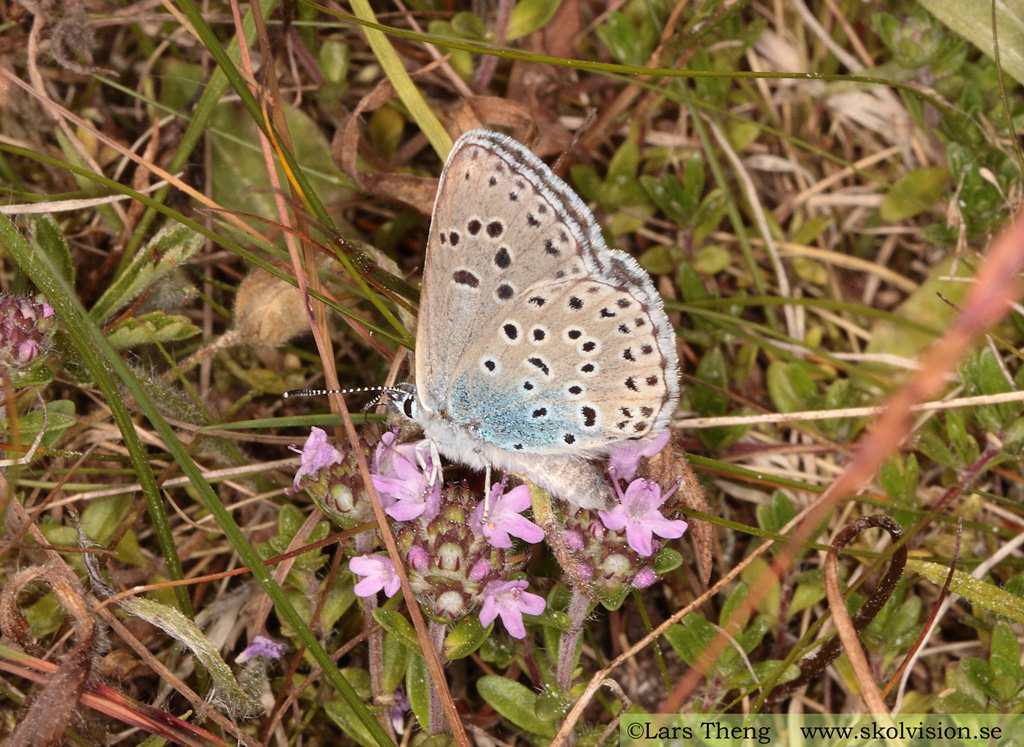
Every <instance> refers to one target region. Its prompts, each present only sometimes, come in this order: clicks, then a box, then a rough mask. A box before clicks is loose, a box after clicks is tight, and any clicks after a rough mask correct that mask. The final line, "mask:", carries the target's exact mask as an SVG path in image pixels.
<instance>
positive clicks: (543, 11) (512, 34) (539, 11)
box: [505, 0, 562, 41]
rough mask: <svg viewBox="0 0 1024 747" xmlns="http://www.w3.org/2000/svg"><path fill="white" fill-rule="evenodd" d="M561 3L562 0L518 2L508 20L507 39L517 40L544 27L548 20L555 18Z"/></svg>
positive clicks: (523, 0)
mask: <svg viewBox="0 0 1024 747" xmlns="http://www.w3.org/2000/svg"><path fill="white" fill-rule="evenodd" d="M561 5H562V0H521V2H518V3H516V7H514V8H513V9H512V15H511V17H510V18H509V20H508V30H507V31H506V32H505V39H506V41H515V40H516V39H518V38H519V37H521V36H526V35H527V34H531V33H533V32H534V31H536V30H537V29H542V28H544V27H545V26H546V25H547V23H548V21H550V20H551V19H552V18H554V16H555V13H557V12H558V8H559V7H560V6H561Z"/></svg>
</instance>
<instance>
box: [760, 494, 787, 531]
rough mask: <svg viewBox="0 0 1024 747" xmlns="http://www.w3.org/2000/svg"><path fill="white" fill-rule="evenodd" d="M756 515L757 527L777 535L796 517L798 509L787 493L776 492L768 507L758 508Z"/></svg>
mask: <svg viewBox="0 0 1024 747" xmlns="http://www.w3.org/2000/svg"><path fill="white" fill-rule="evenodd" d="M754 513H755V516H756V517H757V525H758V526H759V527H761V529H763V530H764V531H766V532H776V533H777V532H778V531H779V530H781V529H782V527H784V526H786V524H788V523H789V522H790V521H791V520H792V519H793V517H794V516H796V509H795V508H793V503H792V502H791V501H790V500H789V498H787V497H786V495H785V493H783V492H782V491H780V490H776V491H775V492H774V493H772V499H771V503H770V504H769V505H767V506H764V505H762V506H758V507H757V509H756V510H755V512H754Z"/></svg>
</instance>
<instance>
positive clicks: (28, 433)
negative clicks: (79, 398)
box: [0, 399, 78, 459]
mask: <svg viewBox="0 0 1024 747" xmlns="http://www.w3.org/2000/svg"><path fill="white" fill-rule="evenodd" d="M77 422H78V419H77V418H76V417H75V403H74V402H71V401H70V400H66V399H59V400H56V401H54V402H48V403H47V404H46V413H45V415H44V414H43V411H41V410H32V412H29V413H27V414H25V415H22V416H21V417H20V418H19V419H18V427H19V428H20V429H21V442H22V444H31V443H32V442H33V441H35V439H36V436H37V435H38V434H39V431H40V430H41V429H42V428H43V427H44V424H45V428H46V430H45V431H44V435H43V438H42V441H41V442H40V445H41V446H45V447H52V446H54V445H55V444H56V443H57V442H58V441H59V440H60V437H61V436H62V435H63V434H64V431H66V430H67V429H68V428H70V427H71V426H73V425H75V424H76V423H77ZM10 429H11V424H10V420H9V419H8V420H0V434H4V437H5V438H7V437H9V434H10V432H11V430H10ZM5 453H6V454H7V456H6V457H5V458H6V459H16V458H18V457H20V456H24V453H23V452H13V451H8V452H5Z"/></svg>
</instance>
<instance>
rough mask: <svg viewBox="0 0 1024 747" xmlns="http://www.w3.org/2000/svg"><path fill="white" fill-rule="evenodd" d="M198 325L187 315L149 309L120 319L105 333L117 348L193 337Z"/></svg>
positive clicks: (196, 332)
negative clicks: (138, 314)
mask: <svg viewBox="0 0 1024 747" xmlns="http://www.w3.org/2000/svg"><path fill="white" fill-rule="evenodd" d="M200 331H201V330H200V329H199V327H197V326H196V325H195V324H193V323H192V322H191V321H190V320H189V318H188V317H185V316H177V315H172V314H165V313H164V312H162V311H151V312H149V313H148V314H143V315H142V316H139V317H130V318H128V319H124V320H122V321H121V322H120V323H118V325H117V326H116V327H114V328H113V329H112V330H111V331H110V332H109V333H108V334H107V341H108V342H109V343H110V344H111V345H113V346H114V347H115V348H116V349H118V350H124V349H126V348H131V347H136V346H138V345H146V344H148V343H151V342H177V341H179V340H187V339H188V338H190V337H195V336H196V335H198V334H199V333H200Z"/></svg>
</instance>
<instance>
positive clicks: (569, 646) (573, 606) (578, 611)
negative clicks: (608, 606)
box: [558, 587, 590, 692]
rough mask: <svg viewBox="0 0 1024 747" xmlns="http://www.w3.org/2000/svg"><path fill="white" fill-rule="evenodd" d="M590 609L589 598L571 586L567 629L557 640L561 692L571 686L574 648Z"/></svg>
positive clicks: (574, 657)
mask: <svg viewBox="0 0 1024 747" xmlns="http://www.w3.org/2000/svg"><path fill="white" fill-rule="evenodd" d="M589 611H590V598H589V597H587V595H586V594H584V593H583V592H581V591H580V590H579V588H578V587H573V590H572V597H570V599H569V609H568V610H567V612H568V615H569V629H568V630H565V631H563V632H562V636H561V638H560V639H559V641H558V686H559V687H560V688H562V690H563V692H569V688H570V687H572V670H573V665H574V664H575V663H576V648H577V647H578V646H579V644H580V635H581V634H582V633H583V621H584V620H585V619H586V618H587V612H589Z"/></svg>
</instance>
